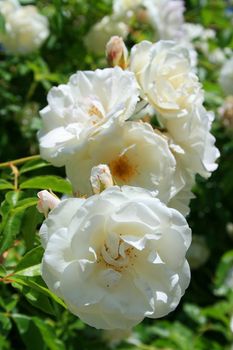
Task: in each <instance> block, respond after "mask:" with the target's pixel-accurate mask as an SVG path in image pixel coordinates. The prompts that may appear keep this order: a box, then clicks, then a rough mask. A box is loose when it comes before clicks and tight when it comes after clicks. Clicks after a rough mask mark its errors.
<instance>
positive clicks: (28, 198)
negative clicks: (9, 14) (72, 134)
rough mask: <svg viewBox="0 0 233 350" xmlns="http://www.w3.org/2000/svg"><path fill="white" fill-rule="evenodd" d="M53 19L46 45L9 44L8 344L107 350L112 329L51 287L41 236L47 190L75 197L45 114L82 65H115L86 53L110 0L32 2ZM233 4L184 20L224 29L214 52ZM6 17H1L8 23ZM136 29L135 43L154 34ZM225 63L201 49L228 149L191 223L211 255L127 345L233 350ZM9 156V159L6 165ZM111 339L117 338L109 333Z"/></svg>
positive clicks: (4, 85) (220, 135) (1, 296)
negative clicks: (33, 48)
mask: <svg viewBox="0 0 233 350" xmlns="http://www.w3.org/2000/svg"><path fill="white" fill-rule="evenodd" d="M21 3H22V4H28V3H30V4H36V5H37V6H38V8H39V9H40V10H41V12H42V13H43V14H45V15H46V16H47V17H48V18H49V23H50V31H51V34H50V36H49V39H48V40H47V41H46V43H45V44H44V46H43V47H42V48H41V50H40V51H38V52H36V53H33V54H31V55H27V56H14V55H6V53H5V52H4V50H1V51H0V125H1V137H0V161H1V164H0V200H1V202H2V204H1V209H0V214H1V224H0V264H1V265H0V349H2V350H8V349H9V350H11V349H17V350H24V349H28V350H37V349H38V350H45V349H51V350H62V349H66V350H76V349H82V350H83V349H93V348H94V349H108V348H109V347H110V344H109V341H108V336H107V335H104V334H103V332H101V331H97V330H95V329H93V328H91V327H88V326H86V325H85V324H83V323H82V322H81V321H80V320H78V319H77V318H76V317H74V316H72V315H71V314H70V313H69V312H68V311H67V310H66V308H65V305H64V304H63V302H62V301H61V300H59V299H58V298H57V297H56V296H55V295H53V294H52V293H51V292H49V291H48V289H47V288H46V286H45V284H44V282H43V281H42V279H41V277H40V273H39V263H40V261H41V257H42V254H43V249H42V248H41V246H40V242H39V239H38V236H37V233H36V230H37V228H38V227H39V226H40V223H41V222H42V220H43V217H42V215H41V214H39V213H38V212H37V210H36V204H37V197H36V193H37V192H38V189H51V190H53V191H54V192H55V193H58V194H59V193H65V194H71V187H70V184H69V183H68V182H67V181H66V180H64V179H62V176H64V172H63V169H59V168H54V167H52V166H50V165H49V164H48V163H46V162H45V161H43V160H41V159H40V158H39V157H37V156H35V158H34V159H31V160H30V161H25V160H18V161H15V162H13V163H10V162H9V161H10V160H15V159H19V158H22V157H28V156H31V155H37V154H38V142H37V139H36V133H37V130H38V129H39V128H40V123H41V121H40V118H39V113H38V111H39V110H40V109H41V108H43V107H44V106H45V105H46V96H47V92H48V90H49V89H50V88H51V87H52V86H53V85H58V84H59V83H63V82H66V81H67V80H68V77H69V76H70V75H71V74H72V73H74V72H76V71H77V70H84V69H85V70H86V69H95V68H97V67H98V68H101V67H105V66H107V62H106V60H105V58H104V53H103V56H102V57H99V56H95V55H94V54H92V53H90V52H88V51H87V49H86V47H85V45H84V36H85V34H86V33H87V32H88V30H89V29H90V27H91V26H92V25H93V24H94V23H96V22H97V21H98V20H100V19H101V18H102V17H103V16H104V15H106V14H108V13H111V8H112V3H111V0H100V1H95V0H89V1H85V0H53V1H45V0H40V1H27V0H22V1H21ZM232 7H233V4H232V2H231V1H224V0H205V1H204V0H203V1H202V0H186V12H185V18H186V20H187V21H188V22H194V23H201V24H202V25H203V26H204V27H206V28H212V29H215V30H216V33H217V36H216V38H215V39H212V40H211V41H210V42H209V50H210V51H213V50H214V49H216V48H222V49H223V48H225V47H230V48H232V49H233V24H232V16H233V12H232V11H233V9H232ZM3 27H4V23H3V20H2V19H0V30H3ZM137 33H138V31H137V28H136V27H135V32H134V31H132V33H131V34H130V36H129V38H128V41H127V43H126V44H127V45H128V47H131V46H132V44H133V43H135V42H137V41H140V40H142V39H145V38H147V35H148V36H149V34H150V33H147V32H146V31H145V32H143V33H140V35H138V34H137ZM219 70H220V64H218V63H211V62H210V60H209V59H208V58H207V57H206V55H204V54H203V52H202V51H201V50H200V51H199V56H198V75H199V78H200V79H201V81H202V83H203V85H204V88H205V90H206V106H207V107H208V109H211V110H214V111H215V113H216V116H217V118H216V121H215V124H214V129H213V133H214V135H215V137H216V138H217V146H218V147H219V149H220V152H221V158H220V161H219V168H218V170H217V171H216V172H215V173H214V174H213V175H212V177H211V178H210V179H209V180H208V181H205V180H202V179H198V182H197V185H196V188H195V194H196V199H194V200H192V204H191V214H190V216H189V217H188V222H189V224H190V226H191V228H192V231H193V234H195V235H199V236H202V237H203V239H204V240H205V241H206V244H207V247H208V249H209V251H210V255H209V259H208V261H207V262H206V263H205V264H204V265H203V266H201V267H200V268H198V269H195V270H193V271H192V280H191V284H190V287H189V288H188V290H187V292H186V294H185V296H184V297H183V299H182V302H181V303H180V305H179V307H178V308H177V310H176V311H175V312H173V313H172V314H170V315H169V316H167V317H165V318H163V319H161V320H148V319H147V320H145V321H144V322H143V323H142V324H140V325H139V326H137V327H136V328H135V329H134V330H133V332H132V334H131V335H130V338H129V339H128V340H125V341H123V342H121V343H120V344H118V345H117V348H118V349H125V350H126V349H142V350H157V349H161V350H162V349H163V350H171V349H174V350H189V349H195V350H196V349H197V350H199V349H200V350H222V349H228V350H230V349H233V325H231V327H230V321H231V319H232V320H233V248H232V247H233V246H232V243H233V227H232V226H231V225H230V223H233V217H232V208H233V181H232V179H233V167H232V162H233V130H229V129H227V128H226V127H225V126H224V125H223V123H222V120H221V119H220V118H219V116H218V108H219V107H220V106H221V105H222V103H223V100H224V98H225V96H224V94H223V92H222V91H221V88H220V87H219V85H218V77H219ZM2 162H7V163H6V164H2ZM109 337H110V336H109Z"/></svg>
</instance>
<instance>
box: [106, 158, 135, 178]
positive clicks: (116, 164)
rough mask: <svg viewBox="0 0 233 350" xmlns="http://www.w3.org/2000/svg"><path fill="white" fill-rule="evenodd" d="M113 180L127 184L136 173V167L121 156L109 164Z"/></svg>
mask: <svg viewBox="0 0 233 350" xmlns="http://www.w3.org/2000/svg"><path fill="white" fill-rule="evenodd" d="M109 168H110V170H111V173H112V176H113V178H116V179H119V180H121V181H123V182H129V181H130V180H131V179H132V177H133V176H134V175H136V173H137V167H136V166H135V165H134V164H132V163H131V162H130V160H129V158H128V157H127V156H126V155H125V154H123V155H120V156H118V157H117V158H116V159H114V160H112V161H111V162H110V163H109Z"/></svg>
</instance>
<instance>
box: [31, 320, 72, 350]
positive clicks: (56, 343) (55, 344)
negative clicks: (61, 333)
mask: <svg viewBox="0 0 233 350" xmlns="http://www.w3.org/2000/svg"><path fill="white" fill-rule="evenodd" d="M33 321H34V323H35V325H36V326H37V327H38V329H39V330H40V332H41V335H42V337H43V340H44V342H45V344H46V345H47V346H48V348H49V349H51V350H65V347H64V345H63V343H62V342H61V341H60V340H58V339H56V338H55V337H54V329H53V328H52V327H51V326H50V325H49V324H48V323H45V322H44V321H43V320H41V319H39V318H38V317H33Z"/></svg>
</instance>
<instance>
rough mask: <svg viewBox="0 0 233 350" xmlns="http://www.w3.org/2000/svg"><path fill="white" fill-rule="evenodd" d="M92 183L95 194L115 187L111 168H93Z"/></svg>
mask: <svg viewBox="0 0 233 350" xmlns="http://www.w3.org/2000/svg"><path fill="white" fill-rule="evenodd" d="M90 181H91V186H92V190H93V193H95V194H98V193H100V192H102V191H103V190H105V189H106V188H108V187H111V186H113V179H112V175H111V172H110V169H109V167H108V166H107V165H105V164H99V165H98V166H95V167H93V168H92V170H91V178H90Z"/></svg>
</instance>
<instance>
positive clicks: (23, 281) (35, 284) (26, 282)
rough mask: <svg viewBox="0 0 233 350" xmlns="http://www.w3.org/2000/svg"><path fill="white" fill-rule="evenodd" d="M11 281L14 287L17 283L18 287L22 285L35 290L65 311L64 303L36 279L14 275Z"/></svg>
mask: <svg viewBox="0 0 233 350" xmlns="http://www.w3.org/2000/svg"><path fill="white" fill-rule="evenodd" d="M11 279H12V283H13V285H15V283H16V284H17V283H18V284H19V285H22V286H28V287H31V288H33V289H35V290H37V291H38V292H41V293H42V294H44V295H46V296H48V297H50V298H52V299H53V300H54V301H56V303H58V304H60V305H61V306H63V307H64V308H65V309H66V308H67V307H66V305H65V303H64V302H63V301H62V300H61V299H60V298H58V297H57V296H56V295H55V294H54V293H52V292H51V291H50V290H49V289H48V288H46V287H44V286H43V285H42V284H41V283H39V280H38V278H37V280H36V281H35V280H34V279H33V278H32V277H26V276H20V275H14V277H12V278H11ZM16 287H17V285H16Z"/></svg>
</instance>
